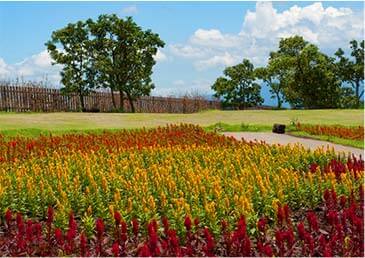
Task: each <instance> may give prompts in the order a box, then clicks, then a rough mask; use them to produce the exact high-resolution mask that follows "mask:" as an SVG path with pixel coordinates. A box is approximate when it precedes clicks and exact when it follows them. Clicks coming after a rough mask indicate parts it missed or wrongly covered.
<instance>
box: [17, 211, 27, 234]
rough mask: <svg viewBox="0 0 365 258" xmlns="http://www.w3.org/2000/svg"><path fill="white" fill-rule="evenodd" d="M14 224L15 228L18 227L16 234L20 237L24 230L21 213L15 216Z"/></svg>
mask: <svg viewBox="0 0 365 258" xmlns="http://www.w3.org/2000/svg"><path fill="white" fill-rule="evenodd" d="M16 224H17V227H18V232H19V233H20V234H21V235H22V234H24V230H25V228H24V223H23V217H22V214H21V213H17V214H16Z"/></svg>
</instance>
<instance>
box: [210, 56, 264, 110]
mask: <svg viewBox="0 0 365 258" xmlns="http://www.w3.org/2000/svg"><path fill="white" fill-rule="evenodd" d="M223 73H224V75H225V77H219V78H218V79H217V80H216V81H215V83H214V84H213V86H212V89H213V90H214V91H215V97H222V98H223V102H224V103H225V104H226V105H229V106H233V107H235V108H238V109H244V108H247V107H252V106H257V105H260V104H262V103H263V98H262V97H261V96H260V90H261V86H260V85H259V84H258V83H256V82H255V72H254V66H253V64H251V62H250V61H249V60H248V59H244V60H243V61H242V63H240V64H238V65H235V66H231V67H227V68H226V69H225V70H224V72H223Z"/></svg>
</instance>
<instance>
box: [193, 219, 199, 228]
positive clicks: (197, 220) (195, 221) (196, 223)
mask: <svg viewBox="0 0 365 258" xmlns="http://www.w3.org/2000/svg"><path fill="white" fill-rule="evenodd" d="M199 223H200V222H199V219H198V218H195V219H194V225H195V227H198V226H199Z"/></svg>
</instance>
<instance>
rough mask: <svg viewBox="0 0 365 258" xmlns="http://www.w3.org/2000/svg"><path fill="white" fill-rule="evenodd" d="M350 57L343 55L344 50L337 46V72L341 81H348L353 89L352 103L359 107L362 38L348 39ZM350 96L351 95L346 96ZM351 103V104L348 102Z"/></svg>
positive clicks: (361, 74)
mask: <svg viewBox="0 0 365 258" xmlns="http://www.w3.org/2000/svg"><path fill="white" fill-rule="evenodd" d="M350 48H351V57H352V58H351V59H350V58H349V57H346V56H345V52H344V51H343V50H342V49H341V48H339V49H338V50H337V52H336V53H335V56H336V57H337V62H336V65H337V69H338V70H337V72H338V74H339V75H340V76H341V79H342V81H344V82H348V83H350V85H351V88H352V89H353V90H354V96H353V97H354V105H353V106H355V107H357V108H359V107H360V102H361V98H362V97H363V95H364V89H363V85H364V40H362V41H361V42H357V41H356V40H352V41H350ZM348 97H350V98H351V96H348ZM350 105H351V104H350Z"/></svg>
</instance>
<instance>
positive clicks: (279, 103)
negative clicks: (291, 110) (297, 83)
mask: <svg viewBox="0 0 365 258" xmlns="http://www.w3.org/2000/svg"><path fill="white" fill-rule="evenodd" d="M279 94H280V93H276V98H277V100H278V109H280V108H281V99H280V95H279Z"/></svg>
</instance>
